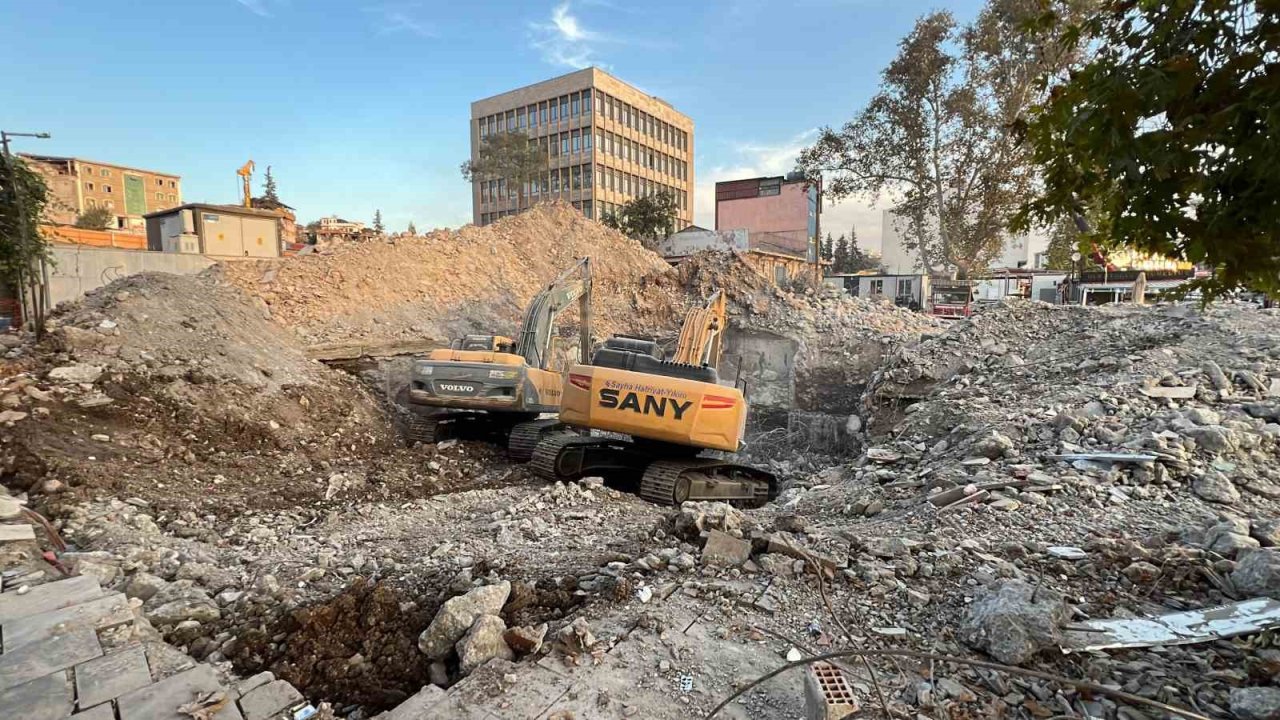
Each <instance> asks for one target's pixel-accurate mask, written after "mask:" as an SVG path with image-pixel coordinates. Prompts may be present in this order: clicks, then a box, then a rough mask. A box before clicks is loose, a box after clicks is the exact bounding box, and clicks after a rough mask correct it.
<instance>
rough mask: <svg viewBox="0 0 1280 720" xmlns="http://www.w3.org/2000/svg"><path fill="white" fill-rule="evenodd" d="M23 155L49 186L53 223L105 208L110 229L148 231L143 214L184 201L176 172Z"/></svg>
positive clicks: (49, 212) (49, 218)
mask: <svg viewBox="0 0 1280 720" xmlns="http://www.w3.org/2000/svg"><path fill="white" fill-rule="evenodd" d="M22 158H23V159H24V160H26V161H27V162H28V163H29V164H30V166H31V168H32V169H33V170H35V171H37V172H39V173H40V174H41V175H43V176H44V178H45V181H46V182H47V183H48V185H49V191H50V201H49V204H48V205H47V206H46V208H45V221H46V222H49V223H53V224H55V225H70V224H71V223H74V222H75V220H76V217H77V216H79V215H80V214H81V213H84V212H85V211H87V210H91V209H93V208H99V207H104V208H107V209H108V210H110V211H111V212H112V214H113V215H114V216H115V224H114V227H112V228H110V229H113V230H126V231H129V232H137V233H145V232H146V230H147V224H146V221H145V220H143V217H142V216H143V215H146V214H147V213H152V212H157V211H159V210H166V209H168V208H171V207H176V206H178V205H181V204H182V178H181V177H180V176H178V175H173V174H171V173H162V172H156V171H155V170H139V169H137V168H131V167H126V166H124V165H113V164H111V163H102V162H97V161H95V160H85V159H83V158H74V157H55V156H52V155H27V154H23V155H22Z"/></svg>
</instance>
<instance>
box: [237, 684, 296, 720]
mask: <svg viewBox="0 0 1280 720" xmlns="http://www.w3.org/2000/svg"><path fill="white" fill-rule="evenodd" d="M302 701H303V698H302V693H300V692H298V691H297V689H295V688H294V687H293V686H292V685H290V684H289V683H288V682H286V681H284V680H272V681H271V682H269V683H267V684H266V685H260V686H258V687H256V688H254V689H252V690H250V691H249V692H248V693H246V694H245V695H244V696H243V697H241V698H240V712H241V713H243V714H244V720H270V718H272V717H275V716H276V715H277V714H279V713H280V712H281V711H283V710H287V709H289V708H290V707H291V706H293V705H295V704H297V703H300V702H302Z"/></svg>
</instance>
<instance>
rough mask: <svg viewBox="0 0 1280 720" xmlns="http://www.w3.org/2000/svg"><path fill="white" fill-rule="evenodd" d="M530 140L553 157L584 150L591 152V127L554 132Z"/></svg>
mask: <svg viewBox="0 0 1280 720" xmlns="http://www.w3.org/2000/svg"><path fill="white" fill-rule="evenodd" d="M529 142H530V143H532V144H533V145H534V146H535V147H537V148H538V149H539V150H541V151H542V154H543V155H550V156H551V157H560V156H561V155H576V154H577V153H583V152H588V153H589V152H591V128H589V127H587V128H583V129H581V130H570V131H568V132H562V133H553V134H551V135H546V136H543V137H540V138H534V139H532V140H530V141H529Z"/></svg>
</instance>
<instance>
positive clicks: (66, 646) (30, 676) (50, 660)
mask: <svg viewBox="0 0 1280 720" xmlns="http://www.w3.org/2000/svg"><path fill="white" fill-rule="evenodd" d="M101 654H102V645H100V644H99V643H98V633H97V632H95V631H94V630H91V629H88V628H80V629H78V630H73V631H71V632H69V633H67V634H65V635H58V636H56V637H53V638H50V639H48V640H45V641H44V642H38V643H32V644H30V645H27V646H25V647H20V648H18V649H17V650H15V651H13V652H7V653H5V654H3V655H0V690H8V689H9V688H13V687H17V686H19V685H21V684H23V683H25V682H30V681H32V680H35V679H36V678H41V677H44V676H45V675H48V674H50V673H54V672H57V671H59V670H66V669H67V668H69V667H74V666H76V665H79V664H80V663H82V662H88V661H90V660H92V659H94V658H96V657H98V656H99V655H101Z"/></svg>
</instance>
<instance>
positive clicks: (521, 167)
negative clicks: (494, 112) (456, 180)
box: [459, 132, 547, 212]
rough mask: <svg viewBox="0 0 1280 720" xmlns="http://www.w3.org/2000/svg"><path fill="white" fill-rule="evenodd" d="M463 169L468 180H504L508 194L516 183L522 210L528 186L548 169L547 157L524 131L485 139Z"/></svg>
mask: <svg viewBox="0 0 1280 720" xmlns="http://www.w3.org/2000/svg"><path fill="white" fill-rule="evenodd" d="M459 169H460V170H461V171H462V177H463V178H465V179H466V181H467V182H472V183H474V182H483V181H487V180H502V181H503V189H504V190H505V191H506V192H507V193H508V194H510V192H511V188H512V186H514V188H515V195H516V211H517V212H518V211H519V210H520V209H521V207H522V206H523V205H524V197H525V186H526V185H527V184H529V183H531V182H534V181H540V180H541V179H542V175H543V173H545V172H546V171H547V156H546V155H545V154H543V152H542V151H541V150H539V149H538V146H537V145H536V144H535V143H534V141H533V140H530V139H529V136H527V135H525V134H524V133H522V132H501V133H497V134H495V135H490V136H488V137H487V138H485V139H484V141H483V142H481V143H480V149H479V150H478V151H477V153H476V157H475V159H474V160H468V161H466V162H464V163H462V165H461V166H460V168H459ZM503 199H505V198H503Z"/></svg>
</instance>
